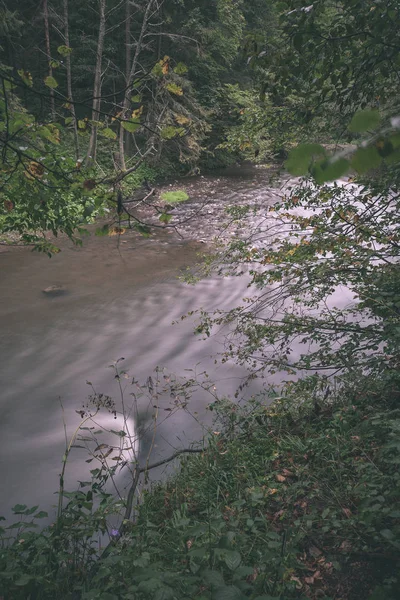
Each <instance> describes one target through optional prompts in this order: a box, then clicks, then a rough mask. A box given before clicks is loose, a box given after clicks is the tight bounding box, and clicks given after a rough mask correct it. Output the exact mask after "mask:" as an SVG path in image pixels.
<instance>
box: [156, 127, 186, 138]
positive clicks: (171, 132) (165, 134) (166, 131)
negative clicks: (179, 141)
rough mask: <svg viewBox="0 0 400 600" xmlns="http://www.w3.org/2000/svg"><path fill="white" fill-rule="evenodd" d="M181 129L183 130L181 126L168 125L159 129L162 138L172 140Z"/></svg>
mask: <svg viewBox="0 0 400 600" xmlns="http://www.w3.org/2000/svg"><path fill="white" fill-rule="evenodd" d="M182 131H183V132H184V131H185V130H184V129H183V128H182V127H173V125H168V126H167V127H164V128H163V129H162V130H161V137H162V139H163V140H172V139H173V138H174V137H176V136H178V135H180V134H181V132H182Z"/></svg>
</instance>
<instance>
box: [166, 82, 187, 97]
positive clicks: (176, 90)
mask: <svg viewBox="0 0 400 600" xmlns="http://www.w3.org/2000/svg"><path fill="white" fill-rule="evenodd" d="M165 87H166V88H167V90H168V91H169V92H171V94H175V96H183V89H182V88H181V87H180V86H179V85H177V84H176V83H167V85H166V86H165Z"/></svg>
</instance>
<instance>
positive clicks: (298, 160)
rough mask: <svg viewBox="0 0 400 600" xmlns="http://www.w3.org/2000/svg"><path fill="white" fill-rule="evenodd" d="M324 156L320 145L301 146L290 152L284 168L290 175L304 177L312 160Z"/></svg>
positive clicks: (324, 153)
mask: <svg viewBox="0 0 400 600" xmlns="http://www.w3.org/2000/svg"><path fill="white" fill-rule="evenodd" d="M325 155H326V152H325V150H324V148H323V147H322V146H321V145H320V144H301V145H300V146H297V148H294V149H293V150H291V152H290V154H289V158H288V160H287V161H286V163H285V167H286V169H287V170H288V171H289V173H290V174H291V175H295V176H299V175H305V174H306V173H307V172H308V169H309V166H310V164H311V162H312V161H313V160H314V158H318V157H324V156H325Z"/></svg>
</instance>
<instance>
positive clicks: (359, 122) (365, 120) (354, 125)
mask: <svg viewBox="0 0 400 600" xmlns="http://www.w3.org/2000/svg"><path fill="white" fill-rule="evenodd" d="M380 119H381V118H380V115H379V111H377V110H376V109H370V110H361V111H359V112H356V114H355V115H354V117H353V118H352V120H351V123H350V125H349V131H351V132H353V133H362V132H364V131H368V130H371V129H376V127H377V126H378V125H379V122H380Z"/></svg>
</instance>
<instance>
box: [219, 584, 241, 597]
mask: <svg viewBox="0 0 400 600" xmlns="http://www.w3.org/2000/svg"><path fill="white" fill-rule="evenodd" d="M244 599H245V596H244V595H243V594H242V592H241V591H240V589H239V588H237V587H236V586H235V585H227V586H226V587H222V588H218V590H217V591H216V592H214V594H213V600H244Z"/></svg>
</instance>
